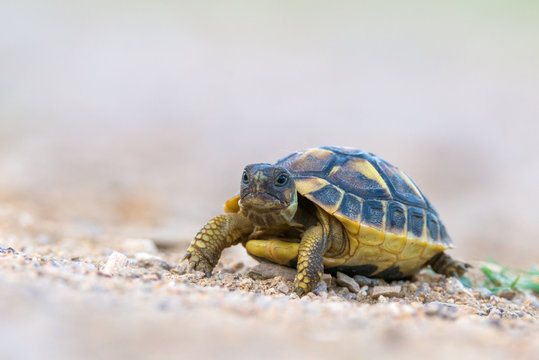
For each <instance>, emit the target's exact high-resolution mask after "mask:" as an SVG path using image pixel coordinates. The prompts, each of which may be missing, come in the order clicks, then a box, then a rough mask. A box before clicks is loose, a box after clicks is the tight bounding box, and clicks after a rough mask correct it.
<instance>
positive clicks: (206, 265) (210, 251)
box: [182, 213, 253, 276]
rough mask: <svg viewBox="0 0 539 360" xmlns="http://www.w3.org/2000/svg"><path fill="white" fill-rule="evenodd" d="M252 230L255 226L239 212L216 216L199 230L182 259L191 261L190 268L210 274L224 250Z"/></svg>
mask: <svg viewBox="0 0 539 360" xmlns="http://www.w3.org/2000/svg"><path fill="white" fill-rule="evenodd" d="M252 231H253V226H252V225H251V224H250V223H249V221H248V220H247V219H246V218H245V217H244V216H242V215H240V214H238V213H233V214H224V215H219V216H216V217H214V218H213V219H211V220H210V221H209V222H208V223H207V224H206V225H204V227H203V228H202V229H201V230H200V231H199V232H198V234H197V235H196V236H195V238H194V239H193V241H192V242H191V245H190V246H189V248H188V249H187V253H186V254H185V256H184V257H183V259H182V260H186V259H187V260H188V261H189V268H190V270H197V271H202V272H204V273H205V274H206V275H208V276H209V275H210V274H211V272H212V270H213V268H214V267H215V265H217V262H218V261H219V258H220V257H221V253H222V252H223V250H224V249H225V248H227V247H230V246H232V245H235V244H237V243H239V242H241V241H242V240H243V237H244V236H246V235H248V234H249V233H251V232H252Z"/></svg>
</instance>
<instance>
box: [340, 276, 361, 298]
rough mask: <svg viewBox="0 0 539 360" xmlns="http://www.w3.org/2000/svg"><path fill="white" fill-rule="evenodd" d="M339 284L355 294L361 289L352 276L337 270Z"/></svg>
mask: <svg viewBox="0 0 539 360" xmlns="http://www.w3.org/2000/svg"><path fill="white" fill-rule="evenodd" d="M337 284H339V285H341V286H344V287H345V288H347V289H348V290H350V291H351V292H353V293H354V294H357V293H358V292H359V290H360V287H359V285H358V283H357V282H356V281H355V280H354V279H353V278H351V277H350V276H348V275H346V274H343V273H342V272H337Z"/></svg>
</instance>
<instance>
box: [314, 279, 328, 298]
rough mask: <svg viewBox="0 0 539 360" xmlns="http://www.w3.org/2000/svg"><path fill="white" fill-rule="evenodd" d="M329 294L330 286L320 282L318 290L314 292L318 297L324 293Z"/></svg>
mask: <svg viewBox="0 0 539 360" xmlns="http://www.w3.org/2000/svg"><path fill="white" fill-rule="evenodd" d="M327 292H328V286H327V284H326V282H325V281H320V282H319V283H318V285H317V286H316V288H315V289H314V290H313V293H315V294H316V295H321V294H322V293H326V294H327Z"/></svg>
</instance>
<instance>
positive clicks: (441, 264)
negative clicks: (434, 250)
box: [428, 252, 471, 278]
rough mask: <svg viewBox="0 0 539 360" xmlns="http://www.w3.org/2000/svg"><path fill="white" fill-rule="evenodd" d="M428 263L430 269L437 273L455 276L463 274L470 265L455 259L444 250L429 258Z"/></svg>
mask: <svg viewBox="0 0 539 360" xmlns="http://www.w3.org/2000/svg"><path fill="white" fill-rule="evenodd" d="M428 263H429V264H430V267H431V268H432V270H434V271H435V272H437V273H438V274H442V275H446V276H453V277H456V278H458V277H461V276H462V275H464V274H465V273H466V271H468V268H469V267H471V265H470V264H467V263H465V262H462V261H459V260H455V259H453V258H452V257H451V256H449V255H447V254H446V253H444V252H441V253H439V254H437V255H435V256H434V257H433V258H432V259H430V260H429V262H428Z"/></svg>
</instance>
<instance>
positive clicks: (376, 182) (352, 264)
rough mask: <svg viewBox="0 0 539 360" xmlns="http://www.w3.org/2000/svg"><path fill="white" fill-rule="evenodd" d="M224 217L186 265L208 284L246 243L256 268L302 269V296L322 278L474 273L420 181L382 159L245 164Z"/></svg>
mask: <svg viewBox="0 0 539 360" xmlns="http://www.w3.org/2000/svg"><path fill="white" fill-rule="evenodd" d="M224 211H225V214H223V215H219V216H217V217H215V218H213V219H212V220H210V221H209V222H208V223H207V224H206V225H204V227H203V228H202V229H201V230H200V231H199V232H198V234H197V235H196V236H195V238H194V239H193V241H192V242H191V245H190V246H189V248H188V249H187V253H186V254H185V256H184V258H183V259H184V260H185V259H187V260H188V262H189V267H190V269H194V270H199V271H203V272H204V273H206V274H207V275H210V274H211V272H212V270H213V268H214V267H215V265H216V264H217V262H218V260H219V257H220V255H221V252H222V251H223V249H225V248H226V247H229V246H232V245H235V244H240V243H241V244H243V246H244V247H245V248H246V250H247V252H248V254H249V255H251V256H252V257H254V258H255V259H257V260H259V261H270V262H273V263H277V264H281V265H285V266H290V267H295V268H296V269H297V275H296V279H295V285H294V286H295V292H296V293H297V294H298V295H300V296H301V295H304V294H306V293H308V292H310V291H312V290H313V289H314V288H315V287H316V286H317V284H318V283H319V281H320V280H321V277H322V274H323V272H324V271H326V272H329V273H333V274H334V273H336V272H337V271H340V272H343V273H345V274H348V275H352V276H353V275H356V274H358V275H363V276H368V277H373V278H382V279H385V280H397V279H405V278H410V277H411V276H412V275H413V274H415V273H416V272H418V271H419V270H420V269H421V268H422V267H424V266H427V265H430V266H431V268H432V269H433V270H434V271H435V272H437V273H440V274H444V275H447V276H462V275H463V274H464V273H465V272H466V270H467V268H468V267H469V265H468V264H466V263H463V262H461V261H458V260H455V259H453V258H451V257H450V256H449V255H447V254H446V253H445V250H448V249H451V248H453V247H454V245H453V242H452V240H451V238H450V237H449V235H448V233H447V231H446V228H445V226H444V224H443V223H442V221H441V220H440V217H439V216H438V213H437V212H436V210H435V209H434V207H433V206H432V205H431V203H430V202H429V201H428V200H427V198H426V197H425V195H423V193H422V192H421V190H420V189H419V187H418V186H417V185H416V184H415V183H414V182H413V180H412V179H411V178H410V177H409V176H408V175H406V174H405V173H404V172H403V171H401V170H400V169H398V168H397V167H395V166H393V165H391V164H390V163H388V162H387V161H385V160H383V159H381V158H380V157H378V156H376V155H374V154H372V153H369V152H366V151H362V150H358V149H354V148H348V147H319V148H312V149H307V150H303V151H298V152H295V153H292V154H290V155H288V156H286V157H284V158H282V159H280V160H278V161H277V162H276V163H275V164H267V163H260V164H251V165H247V166H246V167H245V169H244V171H243V174H242V177H241V189H240V193H239V194H236V195H235V196H233V197H232V198H231V199H230V200H228V201H227V202H226V203H225V207H224Z"/></svg>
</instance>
